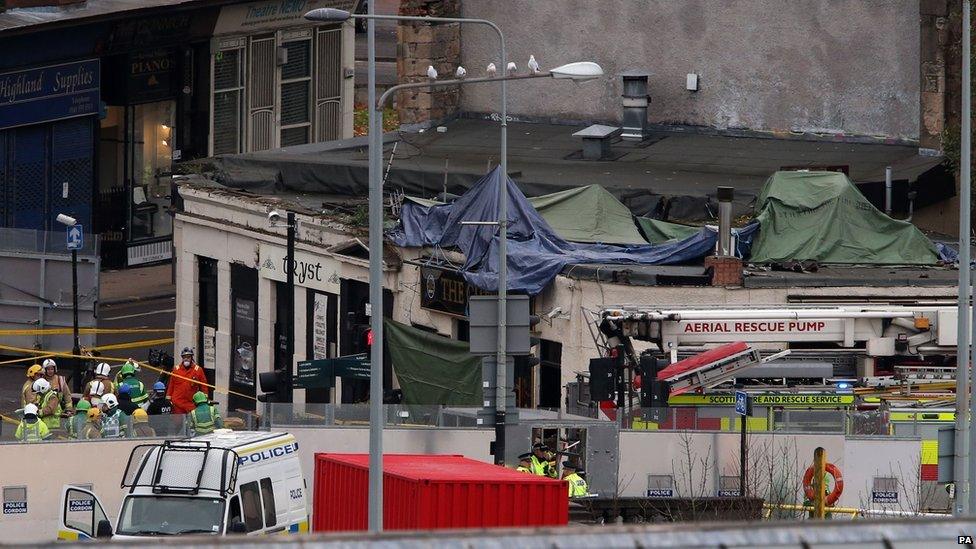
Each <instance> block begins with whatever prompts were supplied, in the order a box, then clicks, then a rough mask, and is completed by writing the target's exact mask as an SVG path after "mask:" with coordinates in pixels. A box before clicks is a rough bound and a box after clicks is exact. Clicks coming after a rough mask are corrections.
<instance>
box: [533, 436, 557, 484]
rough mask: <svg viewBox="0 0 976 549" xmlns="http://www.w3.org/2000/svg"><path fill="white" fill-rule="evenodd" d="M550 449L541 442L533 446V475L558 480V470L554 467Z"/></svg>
mask: <svg viewBox="0 0 976 549" xmlns="http://www.w3.org/2000/svg"><path fill="white" fill-rule="evenodd" d="M551 459H552V458H551V457H550V456H549V447H548V446H546V445H545V444H543V443H541V442H536V443H535V444H534V445H532V460H531V467H530V468H531V469H532V473H533V474H535V475H539V476H541V477H549V478H557V476H556V468H555V467H553V466H552V464H551V463H550V460H551Z"/></svg>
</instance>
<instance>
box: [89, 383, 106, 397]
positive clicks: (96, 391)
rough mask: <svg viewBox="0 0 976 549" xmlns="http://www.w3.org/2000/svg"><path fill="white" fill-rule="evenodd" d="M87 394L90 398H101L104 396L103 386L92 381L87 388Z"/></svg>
mask: <svg viewBox="0 0 976 549" xmlns="http://www.w3.org/2000/svg"><path fill="white" fill-rule="evenodd" d="M88 394H90V395H92V396H102V395H103V394H105V384H104V383H102V382H101V381H97V380H96V381H92V383H91V385H90V386H89V387H88Z"/></svg>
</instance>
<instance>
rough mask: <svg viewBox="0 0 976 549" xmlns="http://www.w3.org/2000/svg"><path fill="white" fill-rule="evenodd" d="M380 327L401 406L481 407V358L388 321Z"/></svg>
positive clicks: (450, 342) (452, 342)
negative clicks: (384, 338) (395, 377)
mask: <svg viewBox="0 0 976 549" xmlns="http://www.w3.org/2000/svg"><path fill="white" fill-rule="evenodd" d="M383 326H384V330H385V334H384V335H385V337H386V345H387V349H388V350H389V353H390V360H391V361H392V363H393V371H394V373H395V374H396V376H397V380H398V381H399V382H400V390H401V391H403V403H404V404H410V405H418V404H422V405H431V404H443V405H448V406H480V405H481V395H482V391H481V358H479V357H477V356H474V355H472V354H470V353H469V352H468V344H467V343H465V342H463V341H456V340H453V339H448V338H446V337H444V336H441V335H438V334H434V333H430V332H427V331H425V330H420V329H417V328H414V327H412V326H407V325H406V324H401V323H399V322H396V321H393V320H390V319H385V320H384V322H383Z"/></svg>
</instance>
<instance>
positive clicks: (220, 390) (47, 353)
mask: <svg viewBox="0 0 976 549" xmlns="http://www.w3.org/2000/svg"><path fill="white" fill-rule="evenodd" d="M149 341H163V342H164V343H172V342H173V338H167V339H166V340H149ZM134 343H144V342H134ZM164 343H158V344H164ZM119 345H132V344H130V343H120V344H117V345H106V346H104V347H92V348H91V349H92V350H101V349H105V348H109V347H111V348H114V349H119V348H120V347H119ZM140 346H145V345H140ZM0 351H14V352H18V353H25V354H30V355H34V356H33V358H34V359H37V358H38V356H37V355H45V356H51V357H58V358H80V359H83V360H94V361H98V362H121V363H123V364H124V363H126V362H128V361H129V359H128V358H120V357H111V356H87V355H73V354H71V353H70V352H64V353H60V352H55V351H40V350H37V349H26V348H23V347H14V346H11V345H2V344H0ZM134 362H136V363H137V364H139V366H140V367H141V368H146V369H149V370H152V371H155V372H160V373H163V374H166V375H169V376H171V377H178V378H180V379H185V380H187V381H192V382H194V383H197V384H200V385H203V386H205V387H209V388H211V389H213V390H214V391H215V392H218V393H221V394H225V395H237V396H239V397H243V398H247V399H250V400H257V398H255V397H253V396H251V395H246V394H244V393H239V392H237V391H232V390H230V389H229V388H226V387H217V386H216V385H211V384H209V383H203V382H200V381H197V380H195V379H191V378H188V377H184V376H181V375H179V374H177V373H175V372H172V371H169V370H164V369H162V368H157V367H156V366H153V365H152V364H149V363H148V362H142V361H139V360H136V361H134Z"/></svg>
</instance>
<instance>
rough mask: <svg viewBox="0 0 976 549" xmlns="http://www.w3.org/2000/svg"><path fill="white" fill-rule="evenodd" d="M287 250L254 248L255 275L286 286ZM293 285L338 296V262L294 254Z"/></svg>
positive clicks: (300, 252)
mask: <svg viewBox="0 0 976 549" xmlns="http://www.w3.org/2000/svg"><path fill="white" fill-rule="evenodd" d="M287 255H288V253H287V250H285V248H282V247H280V246H272V245H270V244H265V243H261V245H260V246H259V248H258V273H259V274H260V275H261V276H262V277H264V278H270V279H271V280H277V281H280V282H287V280H288V274H287V271H286V268H287V262H286V261H285V258H286V256H287ZM295 284H296V285H298V286H304V287H306V288H313V289H315V290H320V291H323V292H328V293H330V294H338V293H339V262H338V261H336V260H335V259H333V258H332V257H329V256H325V255H316V254H310V253H308V252H303V251H301V250H295Z"/></svg>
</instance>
